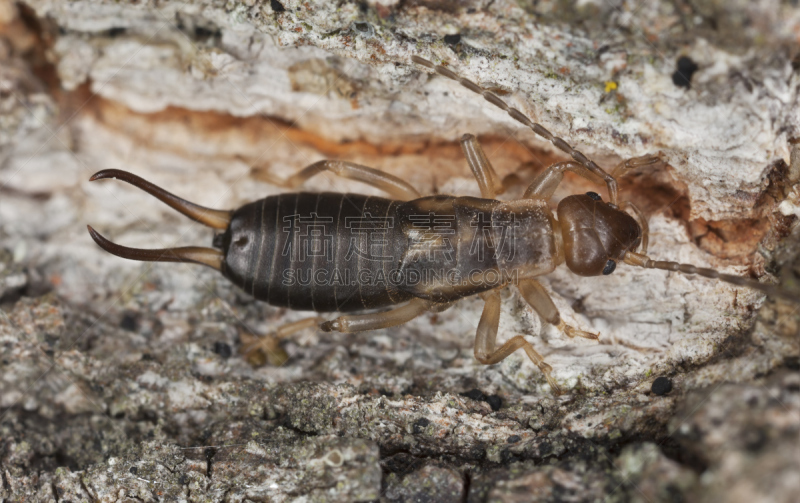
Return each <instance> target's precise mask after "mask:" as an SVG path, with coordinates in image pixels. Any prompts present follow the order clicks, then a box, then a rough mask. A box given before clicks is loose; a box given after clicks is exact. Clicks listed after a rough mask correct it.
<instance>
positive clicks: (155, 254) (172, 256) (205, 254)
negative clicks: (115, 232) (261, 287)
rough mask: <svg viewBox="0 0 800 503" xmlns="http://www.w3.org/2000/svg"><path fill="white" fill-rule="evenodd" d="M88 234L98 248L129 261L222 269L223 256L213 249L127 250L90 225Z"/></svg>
mask: <svg viewBox="0 0 800 503" xmlns="http://www.w3.org/2000/svg"><path fill="white" fill-rule="evenodd" d="M86 227H87V228H88V229H89V234H90V235H91V236H92V239H94V242H95V243H97V244H98V245H99V246H100V248H102V249H104V250H105V251H107V252H108V253H110V254H112V255H116V256H117V257H122V258H126V259H129V260H140V261H142V262H192V263H194V264H203V265H207V266H209V267H211V268H213V269H216V270H218V271H219V270H221V269H222V260H223V258H224V255H223V254H222V252H221V251H219V250H215V249H214V248H203V247H200V246H184V247H181V248H162V249H160V250H143V249H141V248H128V247H127V246H122V245H118V244H116V243H113V242H111V241H109V240H108V239H106V238H104V237H103V236H102V235H100V233H99V232H97V231H96V230H94V229H92V226H91V225H87V226H86Z"/></svg>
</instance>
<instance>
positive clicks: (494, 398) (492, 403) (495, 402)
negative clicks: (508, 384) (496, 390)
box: [486, 395, 503, 412]
mask: <svg viewBox="0 0 800 503" xmlns="http://www.w3.org/2000/svg"><path fill="white" fill-rule="evenodd" d="M486 403H488V404H489V407H491V408H492V410H493V411H495V412H497V411H498V410H500V407H502V406H503V399H502V398H500V397H499V396H498V395H491V396H487V397H486Z"/></svg>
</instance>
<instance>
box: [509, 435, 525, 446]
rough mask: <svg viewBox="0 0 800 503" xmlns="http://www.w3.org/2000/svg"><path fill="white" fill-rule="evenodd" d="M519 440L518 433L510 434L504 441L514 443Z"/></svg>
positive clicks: (520, 438)
mask: <svg viewBox="0 0 800 503" xmlns="http://www.w3.org/2000/svg"><path fill="white" fill-rule="evenodd" d="M520 440H522V437H520V436H519V435H511V436H510V437H508V439H507V440H506V442H508V443H509V444H516V443H517V442H519V441H520Z"/></svg>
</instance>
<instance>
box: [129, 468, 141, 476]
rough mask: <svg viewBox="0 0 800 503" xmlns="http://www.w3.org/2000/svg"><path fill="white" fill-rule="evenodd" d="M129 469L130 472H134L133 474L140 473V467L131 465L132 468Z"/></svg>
mask: <svg viewBox="0 0 800 503" xmlns="http://www.w3.org/2000/svg"><path fill="white" fill-rule="evenodd" d="M128 471H129V472H131V473H132V474H134V475H136V474H137V473H139V469H138V468H136V467H135V466H131V469H130V470H128Z"/></svg>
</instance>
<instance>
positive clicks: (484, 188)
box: [461, 134, 503, 199]
mask: <svg viewBox="0 0 800 503" xmlns="http://www.w3.org/2000/svg"><path fill="white" fill-rule="evenodd" d="M461 150H462V151H463V152H464V156H465V157H466V158H467V163H469V167H470V169H471V170H472V174H473V175H475V179H476V180H477V181H478V186H479V187H480V188H481V196H482V197H484V198H486V199H494V198H495V197H496V196H497V194H501V193H502V192H503V183H502V182H501V181H500V178H499V177H498V176H497V173H496V172H495V170H494V168H493V167H492V163H491V162H489V158H488V157H486V154H484V153H483V149H482V148H481V144H480V143H478V139H477V138H475V136H474V135H471V134H465V135H464V136H462V137H461Z"/></svg>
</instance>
